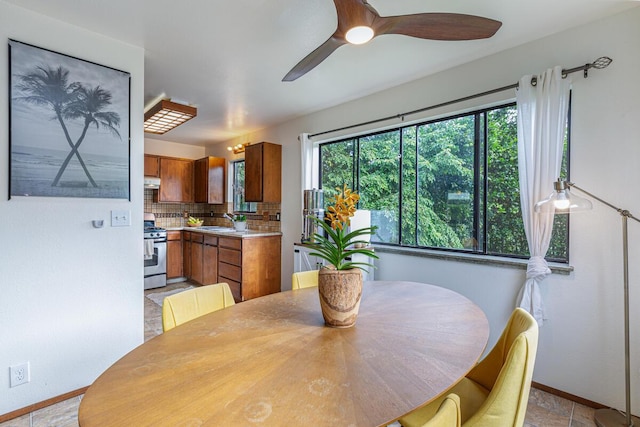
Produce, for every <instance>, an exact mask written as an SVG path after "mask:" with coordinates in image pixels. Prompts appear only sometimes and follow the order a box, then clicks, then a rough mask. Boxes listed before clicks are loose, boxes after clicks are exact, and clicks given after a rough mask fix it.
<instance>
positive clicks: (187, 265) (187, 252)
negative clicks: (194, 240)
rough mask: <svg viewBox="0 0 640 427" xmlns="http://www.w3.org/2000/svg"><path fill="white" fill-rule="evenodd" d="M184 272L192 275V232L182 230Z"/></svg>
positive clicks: (187, 275) (188, 275)
mask: <svg viewBox="0 0 640 427" xmlns="http://www.w3.org/2000/svg"><path fill="white" fill-rule="evenodd" d="M182 274H183V275H184V277H186V278H189V277H191V232H190V231H183V232H182Z"/></svg>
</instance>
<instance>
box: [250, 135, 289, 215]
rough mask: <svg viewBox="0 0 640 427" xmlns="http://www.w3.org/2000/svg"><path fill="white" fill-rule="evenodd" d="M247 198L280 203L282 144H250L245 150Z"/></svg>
mask: <svg viewBox="0 0 640 427" xmlns="http://www.w3.org/2000/svg"><path fill="white" fill-rule="evenodd" d="M244 167H245V194H244V195H245V200H246V201H247V202H262V203H280V202H281V199H282V146H281V145H278V144H272V143H270V142H260V143H258V144H253V145H249V146H247V147H246V148H245V151H244Z"/></svg>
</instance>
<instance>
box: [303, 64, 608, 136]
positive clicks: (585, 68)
mask: <svg viewBox="0 0 640 427" xmlns="http://www.w3.org/2000/svg"><path fill="white" fill-rule="evenodd" d="M612 62H613V59H611V58H609V57H608V56H601V57H600V58H598V59H596V60H595V61H593V62H591V63H589V64H585V65H582V66H580V67H574V68H569V69H568V70H562V78H566V77H567V76H568V75H569V74H572V73H575V72H578V71H583V72H584V74H583V75H584V78H585V79H586V78H587V77H589V75H588V73H589V69H591V68H595V69H596V70H601V69H603V68H607V67H608V66H609V64H611V63H612ZM537 83H538V80H537V78H536V77H533V78H532V79H531V84H532V85H533V86H535V85H536V84H537ZM517 87H518V83H514V84H510V85H508V86H502V87H499V88H496V89H491V90H487V91H485V92H480V93H476V94H473V95H469V96H465V97H462V98H458V99H454V100H452V101H446V102H441V103H439V104H435V105H430V106H428V107H423V108H420V109H418V110H413V111H407V112H406V113H401V114H396V115H393V116H387V117H383V118H380V119H375V120H369V121H367V122H362V123H356V124H354V125H349V126H344V127H341V128H336V129H331V130H326V131H324V132H318V133H314V134H311V135H309V138H313V137H315V136H320V135H326V134H328V133H333V132H340V131H343V130H347V129H352V128H355V127H360V126H366V125H371V124H374V123H378V122H384V121H387V120H391V119H402V120H404V117H405V116H410V115H412V114H416V113H422V112H424V111H428V110H433V109H436V108H440V107H446V106H448V105H452V104H457V103H460V102H464V101H468V100H470V99H475V98H480V97H483V96H487V95H493V94H494V93H499V92H504V91H505V90H509V89H516V88H517Z"/></svg>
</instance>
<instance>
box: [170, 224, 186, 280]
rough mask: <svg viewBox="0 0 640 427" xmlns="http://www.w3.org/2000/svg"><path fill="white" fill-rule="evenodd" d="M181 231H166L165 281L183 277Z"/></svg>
mask: <svg viewBox="0 0 640 427" xmlns="http://www.w3.org/2000/svg"><path fill="white" fill-rule="evenodd" d="M183 265H184V261H183V259H182V231H167V279H176V278H178V277H183V276H182V275H183Z"/></svg>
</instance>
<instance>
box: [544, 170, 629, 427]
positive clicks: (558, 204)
mask: <svg viewBox="0 0 640 427" xmlns="http://www.w3.org/2000/svg"><path fill="white" fill-rule="evenodd" d="M554 188H555V191H554V192H553V193H552V194H551V195H550V196H549V197H547V198H546V199H544V200H541V201H539V202H538V203H536V205H535V211H536V212H543V211H548V210H549V209H554V211H555V213H569V212H576V211H582V210H588V209H591V208H592V207H593V205H592V204H591V202H590V201H589V200H587V199H583V198H582V197H578V196H576V195H574V194H571V193H570V192H569V188H575V189H576V190H579V191H580V192H582V193H584V194H586V195H587V196H589V197H591V198H593V199H595V200H597V201H599V202H601V203H603V204H605V205H607V206H609V207H610V208H611V209H614V210H616V211H617V212H618V213H619V214H620V216H621V217H622V262H623V270H624V274H623V276H624V358H625V397H626V413H622V412H620V411H617V410H615V409H598V410H596V412H595V422H596V425H597V426H598V427H613V426H625V427H632V426H633V425H634V422H635V423H637V425H638V426H640V419H639V418H637V417H633V416H631V365H630V358H629V243H628V239H627V222H628V219H633V220H635V221H637V222H640V219H638V218H636V217H635V216H633V215H632V214H631V213H630V212H629V211H628V210H625V209H620V208H618V207H616V206H614V205H612V204H611V203H609V202H606V201H604V200H602V199H601V198H599V197H597V196H594V195H593V194H591V193H589V192H588V191H585V190H583V189H582V188H580V187H578V186H577V185H575V184H574V183H572V182H568V181H561V180H560V179H558V180H557V181H556V182H554Z"/></svg>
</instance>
